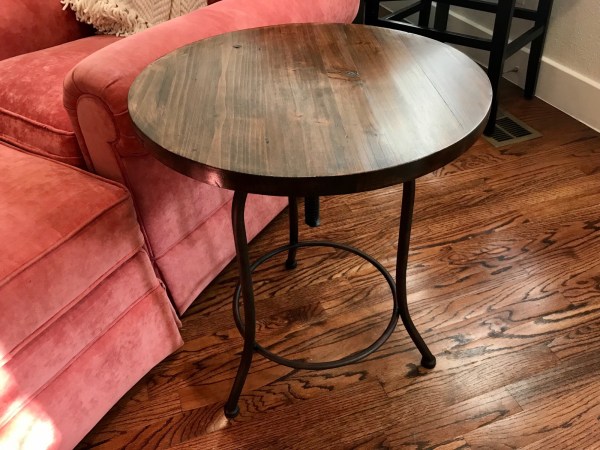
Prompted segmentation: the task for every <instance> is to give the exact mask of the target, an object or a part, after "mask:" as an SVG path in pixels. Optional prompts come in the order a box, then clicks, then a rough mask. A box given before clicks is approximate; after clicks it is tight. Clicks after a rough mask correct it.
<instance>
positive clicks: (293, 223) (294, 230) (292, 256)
mask: <svg viewBox="0 0 600 450" xmlns="http://www.w3.org/2000/svg"><path fill="white" fill-rule="evenodd" d="M288 199H289V205H290V206H289V213H290V245H295V244H297V243H298V202H297V200H296V197H288ZM296 251H297V247H291V248H290V250H289V251H288V258H287V261H286V262H285V268H286V269H288V270H291V269H295V268H296V266H297V265H298V263H297V262H296Z"/></svg>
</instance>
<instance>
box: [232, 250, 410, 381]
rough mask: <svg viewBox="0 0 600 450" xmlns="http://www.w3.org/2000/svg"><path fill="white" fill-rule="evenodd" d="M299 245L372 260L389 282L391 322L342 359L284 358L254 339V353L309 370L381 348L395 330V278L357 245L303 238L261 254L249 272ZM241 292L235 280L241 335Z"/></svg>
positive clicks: (235, 314)
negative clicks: (335, 250)
mask: <svg viewBox="0 0 600 450" xmlns="http://www.w3.org/2000/svg"><path fill="white" fill-rule="evenodd" d="M301 247H332V248H337V249H340V250H344V251H347V252H349V253H353V254H355V255H357V256H360V257H361V258H363V259H365V260H366V261H368V262H369V263H371V264H372V265H373V266H374V267H375V268H376V269H377V270H378V271H379V272H380V273H381V274H382V275H383V276H384V277H385V279H386V281H387V282H388V284H389V286H390V289H391V290H392V296H393V301H394V308H393V312H392V318H391V319H390V322H389V324H388V326H387V327H386V329H385V330H384V332H383V333H382V334H381V336H379V338H378V339H377V340H376V341H375V342H373V343H372V344H371V345H369V346H368V347H366V348H364V349H363V350H360V351H358V352H354V353H352V354H351V355H348V356H346V357H344V358H341V359H338V360H335V361H324V362H306V361H303V360H296V359H287V358H283V357H281V356H279V355H276V354H275V353H272V352H270V351H269V350H267V349H265V348H264V347H262V346H261V345H260V344H258V343H257V342H256V341H255V342H254V349H255V350H256V352H258V353H260V354H261V355H262V356H264V357H265V358H267V359H270V360H271V361H274V362H276V363H278V364H282V365H284V366H288V367H292V368H294V369H308V370H324V369H333V368H335V367H341V366H345V365H347V364H352V363H355V362H357V361H360V360H361V359H363V358H365V357H367V356H368V355H370V354H371V353H373V352H374V351H376V350H377V349H378V348H379V347H381V346H382V345H383V344H384V343H385V342H386V341H387V340H388V338H389V337H390V336H391V334H392V333H393V332H394V330H395V328H396V325H397V323H398V316H399V306H398V296H397V293H396V283H395V282H394V279H393V278H392V276H391V275H390V274H389V272H388V271H387V270H386V269H385V267H383V266H382V265H381V263H379V262H378V261H377V260H376V259H374V258H373V257H371V256H369V255H367V254H366V253H363V252H361V251H360V250H358V249H357V248H354V247H351V246H349V245H343V244H338V243H335V242H328V241H306V242H299V243H296V244H292V245H284V246H282V247H279V248H276V249H275V250H273V251H271V252H269V253H267V254H265V255H263V256H262V257H260V258H259V259H258V260H256V261H255V262H254V263H253V264H252V265H251V266H250V273H252V272H254V270H255V269H256V268H257V267H258V266H260V265H261V264H263V263H264V262H266V261H268V260H269V259H271V258H273V257H274V256H276V255H278V254H280V253H283V252H286V251H288V250H291V249H298V248H301ZM241 292H242V289H241V285H240V284H239V283H238V285H237V287H236V290H235V294H234V298H233V318H234V320H235V325H236V326H237V328H238V330H239V332H240V333H241V335H242V336H244V335H245V328H244V324H243V323H242V319H241V315H240V297H241Z"/></svg>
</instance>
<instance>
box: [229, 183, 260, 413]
mask: <svg viewBox="0 0 600 450" xmlns="http://www.w3.org/2000/svg"><path fill="white" fill-rule="evenodd" d="M246 197H247V194H246V193H244V192H236V193H235V194H234V196H233V206H232V208H231V211H232V212H231V220H232V223H233V236H234V239H235V250H236V253H237V262H238V269H239V271H240V284H241V286H242V296H243V301H244V349H243V351H242V357H241V360H240V365H239V367H238V370H237V374H236V376H235V380H234V382H233V386H232V388H231V392H230V393H229V399H228V400H227V403H226V404H225V416H226V417H227V418H229V419H232V418H234V417H235V416H237V415H238V413H239V412H240V409H239V406H238V400H239V398H240V394H241V393H242V388H243V387H244V383H245V382H246V376H247V375H248V371H249V370H250V365H251V364H252V356H253V354H254V341H255V339H256V330H255V328H256V323H255V321H256V316H255V312H254V290H253V288H252V273H251V271H250V261H249V259H248V239H247V236H246V224H245V223H244V209H245V206H246ZM235 308H236V306H235V297H234V311H235ZM234 314H235V313H234Z"/></svg>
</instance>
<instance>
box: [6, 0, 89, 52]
mask: <svg viewBox="0 0 600 450" xmlns="http://www.w3.org/2000/svg"><path fill="white" fill-rule="evenodd" d="M92 34H94V29H93V28H92V27H90V26H89V25H86V24H83V23H80V22H77V20H75V14H74V13H73V11H64V10H63V9H62V5H61V4H60V2H59V0H1V1H0V60H3V59H6V58H10V57H12V56H16V55H21V54H23V53H29V52H33V51H36V50H41V49H44V48H48V47H52V46H54V45H59V44H63V43H65V42H69V41H74V40H76V39H80V38H82V37H86V36H91V35H92Z"/></svg>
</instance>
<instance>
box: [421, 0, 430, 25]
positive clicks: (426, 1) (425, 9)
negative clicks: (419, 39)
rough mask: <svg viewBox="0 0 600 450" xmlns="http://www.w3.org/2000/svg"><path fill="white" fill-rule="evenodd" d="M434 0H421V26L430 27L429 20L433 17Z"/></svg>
mask: <svg viewBox="0 0 600 450" xmlns="http://www.w3.org/2000/svg"><path fill="white" fill-rule="evenodd" d="M431 3H432V0H421V8H420V9H419V22H418V23H419V26H420V27H428V26H429V18H430V17H431Z"/></svg>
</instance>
